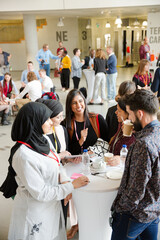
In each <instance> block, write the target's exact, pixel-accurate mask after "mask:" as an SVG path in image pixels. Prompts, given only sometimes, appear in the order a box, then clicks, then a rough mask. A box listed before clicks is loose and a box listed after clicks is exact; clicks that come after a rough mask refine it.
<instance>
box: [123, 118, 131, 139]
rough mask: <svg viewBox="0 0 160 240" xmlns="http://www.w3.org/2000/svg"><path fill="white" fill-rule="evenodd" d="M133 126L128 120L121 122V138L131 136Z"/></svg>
mask: <svg viewBox="0 0 160 240" xmlns="http://www.w3.org/2000/svg"><path fill="white" fill-rule="evenodd" d="M132 130H133V124H132V123H131V121H130V120H125V121H124V122H123V136H125V137H130V136H131V135H132Z"/></svg>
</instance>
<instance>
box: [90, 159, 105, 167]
mask: <svg viewBox="0 0 160 240" xmlns="http://www.w3.org/2000/svg"><path fill="white" fill-rule="evenodd" d="M92 166H93V168H96V169H99V168H102V167H103V166H105V164H104V162H103V161H102V159H95V160H94V162H92Z"/></svg>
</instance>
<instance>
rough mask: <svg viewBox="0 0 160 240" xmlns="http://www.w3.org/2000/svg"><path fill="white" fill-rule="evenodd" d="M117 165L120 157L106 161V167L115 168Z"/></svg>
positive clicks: (116, 156)
mask: <svg viewBox="0 0 160 240" xmlns="http://www.w3.org/2000/svg"><path fill="white" fill-rule="evenodd" d="M119 164H120V156H119V155H115V156H114V157H112V158H110V159H108V160H107V165H110V166H117V165H119Z"/></svg>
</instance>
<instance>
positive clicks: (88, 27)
mask: <svg viewBox="0 0 160 240" xmlns="http://www.w3.org/2000/svg"><path fill="white" fill-rule="evenodd" d="M86 29H91V20H90V19H88V24H87V26H86Z"/></svg>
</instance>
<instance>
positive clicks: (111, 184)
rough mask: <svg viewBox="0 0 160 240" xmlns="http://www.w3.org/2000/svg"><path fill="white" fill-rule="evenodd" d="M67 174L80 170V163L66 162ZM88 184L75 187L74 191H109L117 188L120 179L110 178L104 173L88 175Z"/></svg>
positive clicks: (70, 174)
mask: <svg viewBox="0 0 160 240" xmlns="http://www.w3.org/2000/svg"><path fill="white" fill-rule="evenodd" d="M64 168H65V169H66V173H67V175H68V176H69V177H70V176H72V174H73V173H81V172H82V163H79V164H74V163H68V164H66V165H65V166H64ZM87 177H88V178H89V181H90V182H89V184H88V185H87V186H84V187H81V188H78V189H76V191H85V192H111V191H115V190H118V187H119V185H120V182H121V180H112V179H108V178H107V177H106V174H105V173H103V174H98V175H88V176H87Z"/></svg>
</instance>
